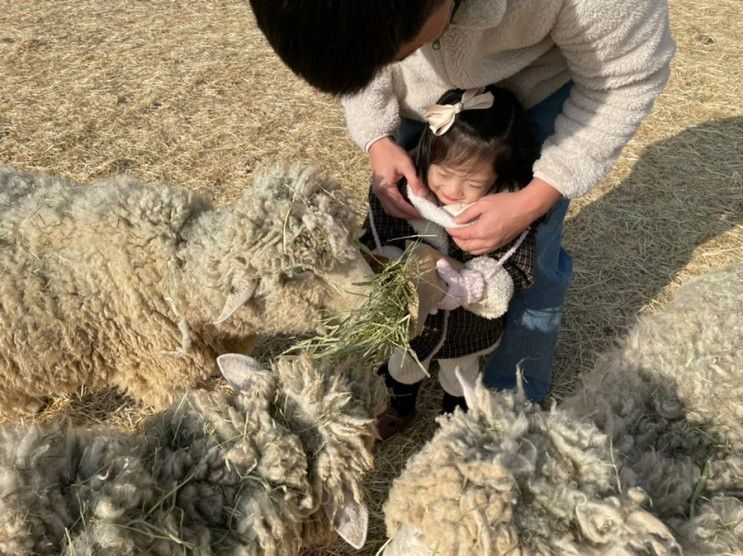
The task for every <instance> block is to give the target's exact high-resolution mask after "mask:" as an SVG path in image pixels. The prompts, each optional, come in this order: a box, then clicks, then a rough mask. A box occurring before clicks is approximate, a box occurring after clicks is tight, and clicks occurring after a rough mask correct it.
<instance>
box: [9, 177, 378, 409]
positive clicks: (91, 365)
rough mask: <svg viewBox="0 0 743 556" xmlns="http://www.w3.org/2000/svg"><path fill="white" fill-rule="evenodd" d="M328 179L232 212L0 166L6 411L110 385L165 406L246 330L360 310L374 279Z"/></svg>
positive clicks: (262, 182)
mask: <svg viewBox="0 0 743 556" xmlns="http://www.w3.org/2000/svg"><path fill="white" fill-rule="evenodd" d="M337 191H338V185H337V184H336V183H334V182H332V181H330V180H328V179H326V178H324V177H322V176H320V175H318V174H317V172H315V171H314V170H312V169H311V168H308V167H306V166H301V165H294V166H291V167H278V168H275V169H273V170H271V171H269V172H267V173H265V174H263V175H261V176H259V177H257V178H256V179H255V181H254V183H253V184H252V186H251V187H248V188H247V189H246V190H245V191H244V193H243V194H242V196H241V197H240V198H239V199H238V200H237V201H236V202H235V203H234V204H232V205H231V206H228V207H225V208H220V209H218V208H214V207H212V206H210V205H209V204H208V203H207V202H206V201H204V200H202V199H199V198H196V197H194V196H193V195H191V194H189V193H185V192H181V191H175V190H172V189H168V188H164V187H153V186H146V185H142V184H140V183H137V182H136V181H133V180H131V179H127V178H121V179H115V180H108V181H104V182H101V183H97V184H94V185H91V186H87V187H81V186H74V185H72V184H70V183H67V182H65V181H62V180H59V179H56V178H53V177H35V176H30V175H26V174H22V173H19V172H16V171H14V170H12V169H10V168H7V167H0V412H3V413H12V412H33V411H35V410H37V409H38V408H39V406H40V405H41V404H42V402H43V399H44V397H46V396H50V395H52V394H60V393H64V392H71V391H73V390H75V389H77V388H78V387H79V386H81V385H86V386H88V387H90V388H91V389H95V388H99V387H104V386H117V387H119V388H120V389H122V390H123V391H125V392H127V393H129V394H131V395H132V396H133V397H134V398H136V399H138V400H140V401H142V402H143V403H144V404H146V405H151V406H155V407H159V408H162V407H165V406H167V404H169V403H171V402H172V401H173V400H174V399H175V398H177V397H178V396H179V395H180V394H181V393H182V392H184V391H186V390H188V389H189V388H192V387H194V386H197V385H200V384H201V383H202V381H203V380H204V379H205V378H206V377H207V376H209V375H211V374H213V373H214V372H216V365H215V364H214V360H215V357H216V356H217V355H219V354H220V353H227V352H230V351H238V352H245V351H247V349H248V348H249V346H250V344H251V343H252V341H253V340H254V339H255V338H256V336H260V335H265V334H273V333H291V332H306V331H309V330H312V329H313V328H314V327H315V326H317V324H318V322H319V317H320V315H321V313H322V311H323V310H325V309H328V308H329V309H335V310H339V309H346V308H351V307H355V306H357V305H358V304H360V303H361V301H362V300H363V298H364V296H363V295H359V294H361V293H364V292H365V291H366V286H362V285H359V283H360V282H362V281H364V279H365V278H367V277H369V276H370V275H371V274H372V272H371V270H370V269H369V267H368V265H366V263H365V262H364V260H363V257H362V256H361V254H360V252H359V251H358V250H357V248H356V247H355V245H354V239H355V236H356V228H355V226H354V216H353V214H352V213H351V211H350V210H348V209H347V208H346V207H344V206H343V205H342V204H341V203H340V202H338V201H337V200H336V199H335V197H334V196H335V194H336V193H337Z"/></svg>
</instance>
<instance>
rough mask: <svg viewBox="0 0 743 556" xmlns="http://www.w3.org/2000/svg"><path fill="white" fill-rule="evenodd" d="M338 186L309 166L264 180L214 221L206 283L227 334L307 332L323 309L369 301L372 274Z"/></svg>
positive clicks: (207, 250)
mask: <svg viewBox="0 0 743 556" xmlns="http://www.w3.org/2000/svg"><path fill="white" fill-rule="evenodd" d="M340 197H341V192H340V191H339V188H338V185H337V184H336V183H335V182H333V181H331V180H328V179H326V178H324V177H322V176H320V175H319V174H318V173H317V172H316V171H315V170H313V169H312V168H309V167H307V166H301V165H293V166H288V167H276V168H274V169H272V170H270V171H269V172H267V173H264V174H263V175H260V176H258V177H257V178H256V179H255V181H254V183H253V185H252V187H250V188H248V189H246V191H245V192H244V193H243V195H242V197H241V198H240V199H239V200H238V201H237V202H236V203H235V204H234V205H233V206H232V207H229V208H227V209H225V210H224V211H222V212H221V216H222V217H221V219H219V220H218V221H217V222H214V224H213V225H214V226H216V229H214V230H211V231H207V232H206V233H210V234H211V235H212V237H211V239H210V241H211V243H212V245H211V247H210V248H205V249H204V256H205V257H207V258H208V260H209V261H208V265H207V269H208V272H209V274H210V275H209V276H208V278H207V281H208V282H209V286H210V288H211V290H212V292H213V295H212V299H213V301H214V305H213V306H212V310H213V311H214V314H213V315H212V318H213V319H214V321H215V323H216V324H217V325H218V326H220V328H222V329H224V330H225V331H227V332H231V333H235V334H246V333H278V332H293V331H307V330H310V329H313V328H315V327H316V326H317V324H318V323H319V319H320V316H321V315H322V313H323V311H325V310H331V311H341V310H346V309H351V308H354V307H357V306H358V305H360V304H361V303H362V302H363V299H364V297H365V294H366V292H367V289H368V287H367V286H365V285H363V282H365V281H366V280H368V278H369V277H371V276H372V271H371V269H370V268H369V266H368V265H367V264H366V262H365V261H364V259H363V257H362V255H361V252H360V251H359V249H358V247H357V246H356V243H355V241H354V240H355V238H356V235H357V233H356V232H357V226H356V223H355V222H356V219H355V217H354V215H353V213H352V212H351V211H350V210H349V209H348V208H347V207H346V206H344V205H343V203H342V201H341V200H340Z"/></svg>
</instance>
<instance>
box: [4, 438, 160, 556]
mask: <svg viewBox="0 0 743 556" xmlns="http://www.w3.org/2000/svg"><path fill="white" fill-rule="evenodd" d="M143 455H144V451H143V450H142V448H141V447H138V446H136V445H135V444H134V443H132V442H131V441H130V440H129V439H127V438H125V437H124V436H123V435H120V434H117V433H115V432H114V431H110V430H93V431H82V430H77V429H72V428H69V429H65V428H63V427H61V426H58V425H55V426H52V427H50V428H48V429H42V428H41V427H38V426H32V427H30V428H28V429H25V430H24V429H21V428H16V429H4V430H2V431H0V516H1V517H0V520H1V522H2V526H0V553H2V554H14V555H17V556H23V555H36V554H59V553H60V549H61V547H62V546H66V547H67V548H68V549H69V552H70V553H71V554H88V553H96V554H102V553H116V554H132V555H133V554H138V553H139V551H138V550H137V543H136V539H135V538H133V536H132V534H131V533H129V532H128V531H127V530H126V529H125V527H126V526H127V524H128V523H129V522H130V521H132V520H133V519H135V518H136V516H137V515H138V514H139V512H140V508H141V507H142V506H145V505H147V504H149V503H150V502H151V501H152V500H153V498H154V496H155V491H156V488H155V482H154V480H153V478H152V477H151V475H150V474H149V473H148V472H147V469H146V464H145V462H144V459H143ZM81 525H82V526H81ZM74 547H81V548H82V547H85V549H83V550H74Z"/></svg>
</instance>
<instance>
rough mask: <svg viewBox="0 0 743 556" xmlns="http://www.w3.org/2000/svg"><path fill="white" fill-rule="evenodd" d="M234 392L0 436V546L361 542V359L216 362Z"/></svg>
mask: <svg viewBox="0 0 743 556" xmlns="http://www.w3.org/2000/svg"><path fill="white" fill-rule="evenodd" d="M219 363H220V367H221V368H222V370H223V372H224V374H225V376H227V377H228V379H229V380H230V382H231V383H232V384H233V386H234V387H235V388H236V389H237V393H232V394H227V393H224V392H220V391H215V392H194V393H191V394H189V395H187V396H185V397H184V398H183V399H182V400H181V401H180V402H179V403H178V404H177V405H175V406H173V407H171V408H169V409H168V410H167V411H165V412H163V413H161V414H157V415H155V416H153V417H151V418H149V419H148V420H147V421H146V422H145V426H144V431H143V432H142V433H140V434H136V435H130V436H123V435H122V434H120V433H118V432H115V431H112V430H109V429H98V430H95V431H82V430H79V429H75V428H69V429H65V428H63V427H61V426H52V427H50V428H46V429H43V428H40V427H38V426H36V427H32V428H30V429H24V428H22V427H16V428H14V429H6V430H4V431H3V432H2V437H0V552H2V553H4V554H17V555H23V554H58V553H60V552H62V553H67V554H102V553H115V554H143V553H149V554H171V553H174V552H182V551H188V552H193V553H197V554H217V553H229V554H234V553H245V554H256V553H261V554H286V553H292V554H293V553H297V552H298V551H299V550H300V548H303V547H307V546H316V545H322V544H325V543H327V542H330V541H331V540H333V539H334V538H335V534H334V533H333V529H336V530H337V531H338V532H339V533H341V534H342V535H343V536H344V538H346V539H347V540H349V542H351V543H353V544H354V545H356V546H360V545H361V544H363V542H364V537H365V534H366V519H367V513H366V508H365V506H364V504H363V493H362V488H361V484H362V483H361V482H362V480H363V477H364V474H365V473H366V472H367V471H368V470H369V469H370V468H371V466H372V456H371V447H372V444H373V440H374V437H375V419H374V416H375V414H376V413H378V412H379V411H381V409H382V408H383V406H384V403H385V399H384V397H385V391H384V386H383V383H382V381H381V379H378V378H377V377H376V376H374V375H373V374H372V373H371V372H369V369H368V368H357V367H351V366H350V365H346V366H342V365H341V366H336V365H332V364H328V363H324V364H323V363H319V362H317V361H314V360H311V359H309V358H308V357H306V356H300V357H296V358H287V357H284V358H280V359H279V360H277V361H276V362H275V363H274V365H273V369H272V371H265V370H263V369H261V368H259V367H258V366H257V363H256V361H255V360H253V359H251V358H248V357H245V356H240V355H225V356H222V357H221V358H220V362H219Z"/></svg>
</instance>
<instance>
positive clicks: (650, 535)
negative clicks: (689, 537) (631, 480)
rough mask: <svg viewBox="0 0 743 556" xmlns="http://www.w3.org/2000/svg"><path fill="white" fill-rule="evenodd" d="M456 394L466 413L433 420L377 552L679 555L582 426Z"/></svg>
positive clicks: (480, 394) (556, 412) (505, 400)
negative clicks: (430, 435)
mask: <svg viewBox="0 0 743 556" xmlns="http://www.w3.org/2000/svg"><path fill="white" fill-rule="evenodd" d="M463 386H464V387H465V397H466V399H467V403H468V406H469V410H468V412H467V413H464V412H462V411H460V410H459V409H457V410H456V411H455V412H454V414H453V415H451V416H450V417H448V418H447V417H440V418H439V424H440V425H441V428H440V429H439V431H438V432H437V433H436V434H435V435H434V437H433V439H432V440H431V441H429V442H428V444H426V445H425V446H424V447H423V449H422V450H421V451H420V452H419V453H417V454H415V455H414V456H413V457H412V458H411V459H410V460H408V462H407V464H406V466H405V469H404V470H403V472H402V474H401V475H400V476H399V477H398V478H396V479H395V480H394V482H393V484H392V488H391V489H390V493H389V497H388V500H387V501H386V503H385V505H384V514H385V521H386V526H387V534H388V536H389V537H390V539H391V541H390V542H389V544H388V545H387V546H386V548H385V552H384V553H385V554H386V555H388V556H398V555H399V556H402V555H406V556H411V555H413V556H423V555H432V554H441V555H465V554H575V555H578V554H581V555H583V554H600V553H607V552H610V551H612V553H615V554H636V553H652V554H676V553H678V552H679V547H678V545H677V543H676V541H675V540H674V538H673V536H672V534H671V532H670V531H669V530H668V529H667V527H666V526H665V525H663V524H662V523H661V522H660V521H659V520H658V519H657V518H655V517H653V516H652V515H651V514H650V513H649V512H648V511H646V509H644V506H645V505H646V504H647V497H646V496H645V494H644V493H643V492H642V490H641V489H622V488H621V486H620V484H619V482H618V478H617V476H616V471H615V467H614V462H613V453H612V449H611V444H610V442H609V438H608V437H607V435H605V434H603V433H601V432H600V431H599V430H598V428H597V427H596V426H595V425H594V424H593V423H591V422H590V421H589V420H578V419H575V418H574V417H572V416H570V415H569V414H567V413H565V412H563V411H562V410H560V409H557V408H553V409H552V410H551V411H549V412H546V411H541V410H540V408H539V406H536V405H532V404H529V403H528V402H526V400H525V397H524V394H523V391H517V392H491V391H489V390H488V389H486V388H484V387H483V386H482V384H481V383H478V384H477V385H476V386H475V387H474V388H473V387H472V386H471V385H467V384H465V383H464V382H463Z"/></svg>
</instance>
